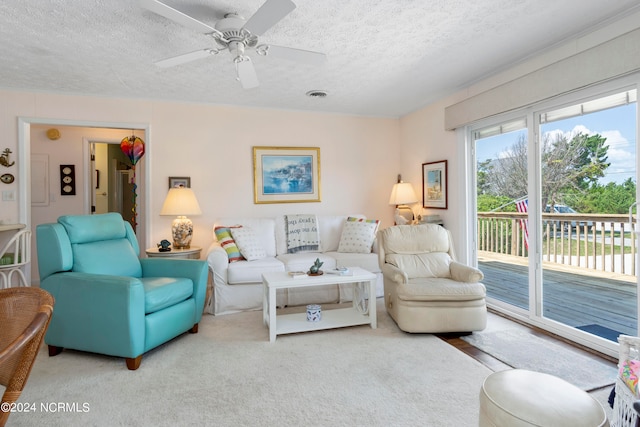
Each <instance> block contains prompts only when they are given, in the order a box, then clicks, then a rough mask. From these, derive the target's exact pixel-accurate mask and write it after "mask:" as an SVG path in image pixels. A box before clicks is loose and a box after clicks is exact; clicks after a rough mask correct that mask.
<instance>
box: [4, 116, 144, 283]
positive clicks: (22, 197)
mask: <svg viewBox="0 0 640 427" xmlns="http://www.w3.org/2000/svg"><path fill="white" fill-rule="evenodd" d="M18 129H19V134H18V153H17V156H16V157H17V160H16V161H17V163H19V175H18V177H17V179H16V181H17V182H18V204H19V206H18V220H19V222H21V223H23V224H26V225H27V227H28V228H30V229H31V230H32V231H33V237H32V247H33V248H34V249H33V251H32V261H31V268H29V269H27V271H26V272H25V273H26V274H28V275H29V277H28V280H29V281H30V283H32V284H34V285H37V284H38V282H39V280H38V278H39V274H38V268H37V251H36V237H35V229H36V227H37V225H38V224H43V223H49V222H55V221H56V220H57V218H58V217H59V216H61V215H66V214H72V215H78V214H90V213H91V211H92V209H91V206H93V204H92V203H93V200H92V196H91V194H92V192H95V184H94V183H93V180H94V174H93V173H92V168H91V161H90V159H91V142H95V141H100V142H105V141H106V142H109V143H110V144H109V145H112V146H113V147H114V148H116V147H117V148H118V149H119V144H116V143H119V142H120V141H121V140H122V139H123V138H125V137H128V136H131V134H132V129H134V130H135V134H136V135H138V136H139V137H140V138H142V139H144V140H146V135H147V134H148V129H147V127H146V126H145V125H132V124H130V123H118V124H116V123H106V122H105V123H103V122H82V121H68V120H64V121H55V120H51V119H34V118H20V119H19V127H18ZM50 129H56V130H57V131H58V132H56V133H55V134H56V135H57V134H59V137H58V138H56V139H51V138H49V137H48V136H47V132H48V131H49V130H50ZM34 159H35V160H36V161H34ZM145 163H146V162H145V159H144V158H142V159H141V160H140V161H139V162H138V163H137V164H136V170H135V176H134V177H133V179H134V182H135V185H136V194H137V197H136V198H135V204H136V209H135V214H136V215H135V221H136V236H137V237H138V242H139V245H140V247H141V248H145V247H146V245H148V242H147V233H148V231H147V230H148V229H149V219H148V218H147V215H146V206H147V205H148V200H149V194H148V191H147V190H146V182H148V168H147V167H146V165H145ZM63 165H64V166H68V165H72V166H74V167H73V170H74V177H73V179H74V180H75V187H74V189H75V191H74V192H75V194H68V193H63V192H62V179H63V177H62V176H61V170H62V169H61V167H63ZM43 170H46V173H43V172H42V171H43ZM36 172H40V173H36ZM127 174H128V175H130V174H129V173H127ZM34 178H38V180H35V179H34ZM34 188H35V191H34ZM32 196H34V197H36V199H37V200H34V199H33V197H32ZM130 200H132V198H131V199H130ZM122 210H123V211H124V212H131V208H130V207H127V206H124V207H123V208H122ZM129 217H130V218H131V215H129ZM125 218H126V217H125ZM127 219H129V218H127Z"/></svg>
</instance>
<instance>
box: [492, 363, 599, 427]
mask: <svg viewBox="0 0 640 427" xmlns="http://www.w3.org/2000/svg"><path fill="white" fill-rule="evenodd" d="M608 425H609V422H608V421H607V415H606V413H605V412H604V408H603V407H602V405H600V403H598V401H597V400H595V399H594V398H592V397H591V396H589V394H588V393H587V392H585V391H583V390H581V389H579V388H578V387H576V386H574V385H573V384H569V383H568V382H566V381H565V380H562V379H560V378H557V377H554V376H553V375H549V374H543V373H540V372H533V371H527V370H524V369H510V370H507V371H500V372H494V373H493V374H491V375H489V376H488V377H487V378H486V379H485V380H484V383H483V384H482V389H481V390H480V427H484V426H509V427H517V426H559V427H570V426H576V427H577V426H580V427H591V426H593V427H596V426H608Z"/></svg>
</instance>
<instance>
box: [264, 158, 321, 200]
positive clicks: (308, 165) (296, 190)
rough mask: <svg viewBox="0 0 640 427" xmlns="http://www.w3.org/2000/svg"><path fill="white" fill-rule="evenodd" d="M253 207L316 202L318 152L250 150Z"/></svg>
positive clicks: (318, 191)
mask: <svg viewBox="0 0 640 427" xmlns="http://www.w3.org/2000/svg"><path fill="white" fill-rule="evenodd" d="M253 194H254V203H303V202H319V201H320V148H318V147H253Z"/></svg>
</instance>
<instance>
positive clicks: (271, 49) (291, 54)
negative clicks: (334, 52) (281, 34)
mask: <svg viewBox="0 0 640 427" xmlns="http://www.w3.org/2000/svg"><path fill="white" fill-rule="evenodd" d="M266 55H267V56H273V57H275V58H281V59H287V60H289V61H297V62H301V63H304V64H309V65H322V64H324V63H325V62H327V55H325V54H324V53H321V52H314V51H311V50H302V49H294V48H292V47H284V46H274V45H272V44H270V45H268V47H267V49H266Z"/></svg>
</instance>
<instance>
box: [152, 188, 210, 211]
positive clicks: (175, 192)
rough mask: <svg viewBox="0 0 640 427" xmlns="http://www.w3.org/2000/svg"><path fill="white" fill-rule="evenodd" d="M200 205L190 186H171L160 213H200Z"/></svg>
mask: <svg viewBox="0 0 640 427" xmlns="http://www.w3.org/2000/svg"><path fill="white" fill-rule="evenodd" d="M200 214H202V211H201V210H200V205H199V204H198V200H197V199H196V195H195V194H194V193H193V190H192V189H190V188H182V187H176V188H170V189H169V192H168V193H167V197H166V198H165V199H164V204H163V205H162V210H161V211H160V215H173V216H175V215H200Z"/></svg>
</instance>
